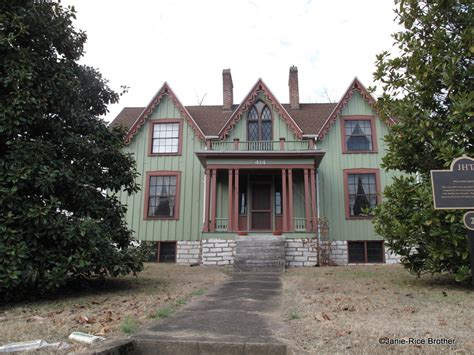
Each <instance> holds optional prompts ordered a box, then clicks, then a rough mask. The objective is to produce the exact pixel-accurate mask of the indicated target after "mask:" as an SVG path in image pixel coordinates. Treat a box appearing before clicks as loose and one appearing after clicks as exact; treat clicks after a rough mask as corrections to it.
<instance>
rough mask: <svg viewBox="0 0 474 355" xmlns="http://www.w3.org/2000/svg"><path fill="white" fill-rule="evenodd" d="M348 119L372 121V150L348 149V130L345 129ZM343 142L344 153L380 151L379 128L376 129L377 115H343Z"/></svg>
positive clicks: (373, 152) (372, 152)
mask: <svg viewBox="0 0 474 355" xmlns="http://www.w3.org/2000/svg"><path fill="white" fill-rule="evenodd" d="M346 121H370V130H371V132H372V150H358V151H351V150H347V144H346V130H345V126H346ZM341 144H342V154H375V153H378V146H377V130H376V129H375V116H369V115H351V116H341Z"/></svg>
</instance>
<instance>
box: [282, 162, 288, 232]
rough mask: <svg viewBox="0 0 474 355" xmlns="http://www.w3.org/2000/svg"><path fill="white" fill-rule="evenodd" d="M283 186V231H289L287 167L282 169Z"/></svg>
mask: <svg viewBox="0 0 474 355" xmlns="http://www.w3.org/2000/svg"><path fill="white" fill-rule="evenodd" d="M281 187H282V206H283V232H288V210H287V205H288V203H287V200H288V195H287V191H286V169H282V171H281Z"/></svg>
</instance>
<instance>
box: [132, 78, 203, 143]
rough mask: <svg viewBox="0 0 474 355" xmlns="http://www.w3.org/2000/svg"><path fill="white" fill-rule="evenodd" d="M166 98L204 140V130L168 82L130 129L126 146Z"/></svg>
mask: <svg viewBox="0 0 474 355" xmlns="http://www.w3.org/2000/svg"><path fill="white" fill-rule="evenodd" d="M164 96H168V97H169V98H170V99H171V101H172V102H173V104H174V105H176V107H177V108H178V110H179V112H180V113H181V115H183V117H184V118H185V120H186V122H187V123H188V124H189V125H190V126H191V128H192V129H193V131H194V133H195V134H196V135H197V136H198V137H199V139H201V140H204V139H205V137H204V133H203V132H202V130H201V129H200V128H199V126H198V125H197V124H196V122H195V121H194V119H193V118H192V117H191V115H190V114H189V112H188V110H186V108H185V107H184V106H183V105H182V104H181V102H180V101H179V99H178V97H177V96H176V95H175V93H174V92H173V90H171V88H170V86H169V85H168V83H167V82H165V83H164V84H163V86H162V87H161V89H160V90H158V92H157V93H156V94H155V96H153V98H152V99H151V101H150V103H149V104H148V105H147V107H145V109H144V110H143V111H142V112H141V113H140V115H139V116H138V118H137V119H136V120H135V122H134V123H133V124H132V126H131V127H130V129H129V131H128V134H127V136H126V137H125V144H129V143H130V142H131V140H132V138H133V137H134V136H135V135H136V134H137V132H138V131H139V129H140V127H141V126H143V125H144V124H145V122H146V119H147V118H148V117H149V116H150V115H151V114H152V113H153V111H154V109H155V107H156V106H158V104H159V103H160V102H161V100H162V99H163V97H164Z"/></svg>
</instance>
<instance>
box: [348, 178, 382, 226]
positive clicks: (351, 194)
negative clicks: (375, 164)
mask: <svg viewBox="0 0 474 355" xmlns="http://www.w3.org/2000/svg"><path fill="white" fill-rule="evenodd" d="M379 181H380V179H379V176H378V169H347V170H344V184H345V186H344V190H345V195H346V196H345V200H346V218H347V219H351V218H354V219H358V218H370V217H371V216H372V213H371V210H372V209H373V208H374V207H375V206H377V204H378V202H379V196H380V182H379Z"/></svg>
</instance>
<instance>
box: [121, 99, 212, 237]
mask: <svg viewBox="0 0 474 355" xmlns="http://www.w3.org/2000/svg"><path fill="white" fill-rule="evenodd" d="M160 119H181V120H183V121H184V122H183V132H182V137H183V139H182V154H181V155H180V156H173V155H171V156H165V155H162V156H148V149H149V139H150V137H149V133H150V131H149V129H150V123H149V120H160ZM203 149H204V142H202V141H201V140H199V138H198V137H197V136H196V135H195V133H194V131H193V130H192V128H191V127H190V126H189V125H188V124H187V123H186V122H185V120H184V118H183V117H182V116H181V113H180V112H179V110H178V109H177V107H176V106H175V105H174V103H173V102H172V101H171V100H170V99H169V98H168V97H166V96H165V97H163V99H162V100H161V102H160V103H159V105H158V106H157V107H156V108H155V110H154V112H153V113H152V115H151V116H150V117H149V118H148V119H147V122H146V123H145V125H144V126H143V127H141V128H140V129H139V131H138V132H137V134H136V135H135V137H133V139H132V141H131V142H130V144H129V145H128V146H127V147H126V148H125V151H126V152H127V153H132V154H133V156H134V158H135V160H136V162H137V169H138V171H139V172H140V176H139V177H138V178H137V182H138V183H139V185H140V187H141V190H140V191H139V192H137V193H136V194H134V195H131V196H128V195H127V194H126V193H124V192H122V193H121V194H120V200H121V201H122V203H123V204H126V205H127V206H128V210H127V214H126V222H127V224H128V226H129V228H131V229H132V230H133V231H134V235H135V237H136V238H137V239H140V240H152V241H159V240H198V239H200V233H201V229H202V225H203V221H202V215H203V214H202V211H203V202H202V201H203V196H204V192H203V189H204V186H203V168H202V166H201V163H200V162H199V160H198V159H197V157H196V155H195V154H194V152H195V151H198V150H203ZM159 170H172V171H181V186H180V189H181V190H180V209H179V219H178V220H144V214H145V211H144V207H145V202H144V199H145V187H146V181H145V179H146V172H148V171H159Z"/></svg>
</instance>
